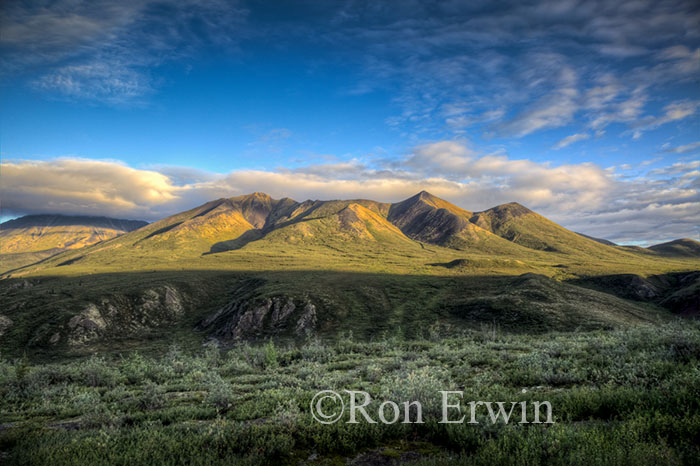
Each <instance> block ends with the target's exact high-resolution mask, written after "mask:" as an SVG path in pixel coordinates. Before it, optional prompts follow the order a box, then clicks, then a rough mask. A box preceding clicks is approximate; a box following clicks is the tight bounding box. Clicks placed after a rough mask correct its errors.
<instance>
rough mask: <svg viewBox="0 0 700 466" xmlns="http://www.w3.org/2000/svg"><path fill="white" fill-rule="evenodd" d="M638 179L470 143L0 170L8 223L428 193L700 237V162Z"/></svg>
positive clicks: (70, 162) (630, 172) (588, 224)
mask: <svg viewBox="0 0 700 466" xmlns="http://www.w3.org/2000/svg"><path fill="white" fill-rule="evenodd" d="M684 150H685V148H684ZM641 169H643V166H640V167H637V168H633V167H625V168H607V169H606V168H602V167H600V166H598V165H596V164H593V163H575V164H564V165H557V166H555V165H552V164H548V163H538V162H534V161H531V160H526V159H520V160H517V159H512V158H510V157H508V156H507V155H504V154H481V153H478V152H476V151H474V150H473V149H471V148H470V147H469V146H468V144H466V143H465V142H464V141H439V142H435V143H431V144H425V145H420V146H417V147H415V148H413V150H411V151H410V152H409V153H407V154H405V155H404V156H402V157H400V158H398V159H392V160H384V159H372V158H368V159H367V160H359V159H355V160H351V161H349V162H337V163H336V162H329V163H325V164H318V165H307V166H303V167H299V168H294V169H289V168H279V169H277V170H274V171H261V170H235V171H232V172H230V173H209V172H203V171H201V170H195V169H189V168H187V167H160V168H157V169H136V168H132V167H129V166H126V165H124V164H122V163H119V162H114V161H95V160H88V159H74V158H62V159H55V160H50V161H26V160H16V161H8V162H4V163H3V164H2V175H1V178H0V194H1V197H0V199H1V202H2V210H3V212H2V213H3V215H19V214H29V213H47V212H50V213H64V214H86V215H108V216H114V217H121V218H136V219H145V220H156V219H159V218H162V217H164V216H167V215H171V214H174V213H177V212H180V211H183V210H186V209H190V208H193V207H195V206H197V205H200V204H202V203H204V202H206V201H209V200H211V199H216V198H220V197H231V196H235V195H240V194H246V193H250V192H254V191H263V192H267V193H268V194H270V195H272V196H273V197H276V198H281V197H291V198H293V199H296V200H299V201H300V200H305V199H350V198H370V199H375V200H379V201H387V202H395V201H399V200H402V199H405V198H406V197H409V196H411V195H413V194H415V193H417V192H419V191H421V190H423V189H425V190H428V191H430V192H432V193H433V194H435V195H437V196H440V197H443V198H445V199H447V200H449V201H451V202H453V203H455V204H457V205H459V206H461V207H464V208H466V209H469V210H473V211H477V210H483V209H486V208H489V207H492V206H494V205H497V204H501V203H505V202H510V201H517V202H520V203H521V204H524V205H526V206H528V207H530V208H532V209H534V210H536V211H537V212H539V213H541V214H543V215H545V216H547V217H549V218H551V219H552V220H554V221H556V222H558V223H561V224H562V225H564V226H566V227H567V228H569V229H572V230H575V231H581V232H584V233H586V234H590V235H594V236H599V237H603V238H607V239H610V240H613V241H616V242H622V243H628V242H643V243H644V242H646V243H652V242H659V241H665V240H669V239H674V238H680V237H693V238H696V239H700V227H699V225H700V162H699V161H694V160H689V161H681V162H675V163H673V164H671V165H668V166H665V167H662V168H655V169H653V170H647V171H645V172H640V171H639V170H641Z"/></svg>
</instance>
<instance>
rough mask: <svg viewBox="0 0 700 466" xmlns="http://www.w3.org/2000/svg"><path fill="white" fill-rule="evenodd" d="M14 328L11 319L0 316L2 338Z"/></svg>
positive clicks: (0, 334)
mask: <svg viewBox="0 0 700 466" xmlns="http://www.w3.org/2000/svg"><path fill="white" fill-rule="evenodd" d="M10 327H12V320H10V318H9V317H6V316H4V315H2V314H0V337H1V336H2V335H3V334H4V333H5V332H6V331H7V329H9V328H10Z"/></svg>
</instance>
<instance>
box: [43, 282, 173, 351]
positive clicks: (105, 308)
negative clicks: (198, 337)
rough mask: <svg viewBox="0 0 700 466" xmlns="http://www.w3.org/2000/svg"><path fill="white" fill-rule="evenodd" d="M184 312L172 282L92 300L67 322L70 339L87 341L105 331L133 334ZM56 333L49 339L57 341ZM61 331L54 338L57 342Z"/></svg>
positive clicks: (77, 341) (107, 333) (113, 333)
mask: <svg viewBox="0 0 700 466" xmlns="http://www.w3.org/2000/svg"><path fill="white" fill-rule="evenodd" d="M184 312H185V305H184V300H183V297H182V295H181V293H180V292H179V291H178V290H177V289H176V288H174V287H172V286H170V285H164V286H162V287H158V288H150V289H147V290H145V291H143V292H141V293H140V294H139V295H136V296H125V295H111V296H107V297H104V298H102V300H101V301H100V303H99V304H94V303H90V304H89V305H88V306H87V307H86V308H85V310H83V311H82V312H81V313H80V314H78V315H76V316H74V317H72V318H71V319H70V321H69V322H68V330H69V335H68V342H69V343H70V344H71V345H80V344H83V343H87V342H89V341H92V340H94V339H96V338H99V337H101V336H104V335H108V336H117V335H121V334H125V333H128V334H133V332H135V331H136V332H138V331H139V330H144V329H148V328H153V327H157V326H159V325H162V324H164V323H169V322H171V321H173V320H175V319H177V318H178V317H179V316H181V315H182V314H183V313H184ZM55 337H56V335H53V336H52V337H51V339H50V340H49V342H50V343H54V338H55ZM58 339H60V335H59V336H58V338H57V339H56V340H55V341H56V342H58Z"/></svg>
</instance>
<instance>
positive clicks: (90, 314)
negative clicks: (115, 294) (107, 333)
mask: <svg viewBox="0 0 700 466" xmlns="http://www.w3.org/2000/svg"><path fill="white" fill-rule="evenodd" d="M106 327H107V323H106V322H105V320H104V319H103V318H102V315H101V314H100V311H99V310H98V309H97V306H95V305H94V304H92V303H90V304H88V305H87V306H86V307H85V309H84V310H83V311H82V312H81V313H80V314H78V315H77V316H73V317H72V318H71V319H70V320H69V321H68V329H69V335H68V343H69V344H71V345H80V344H83V343H86V342H88V341H90V340H94V339H95V338H98V337H100V336H101V335H102V333H103V331H104V329H105V328H106Z"/></svg>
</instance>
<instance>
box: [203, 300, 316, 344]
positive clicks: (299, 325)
mask: <svg viewBox="0 0 700 466" xmlns="http://www.w3.org/2000/svg"><path fill="white" fill-rule="evenodd" d="M316 325H317V317H316V306H315V305H314V304H312V303H311V302H310V301H308V300H307V299H304V300H295V299H293V298H291V297H288V296H273V297H267V298H262V299H234V300H232V301H231V302H229V303H228V304H227V305H226V306H224V307H223V308H221V309H219V310H218V311H216V312H215V313H213V314H212V315H210V316H209V317H207V318H205V319H204V320H203V321H202V322H200V324H199V327H200V328H202V329H204V330H208V331H210V332H211V333H212V335H213V336H214V337H216V338H221V339H224V340H242V339H251V338H256V337H260V336H263V335H265V334H280V333H289V332H290V331H291V329H294V330H293V333H294V334H295V335H297V336H303V335H309V334H311V333H313V332H314V330H315V329H316Z"/></svg>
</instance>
